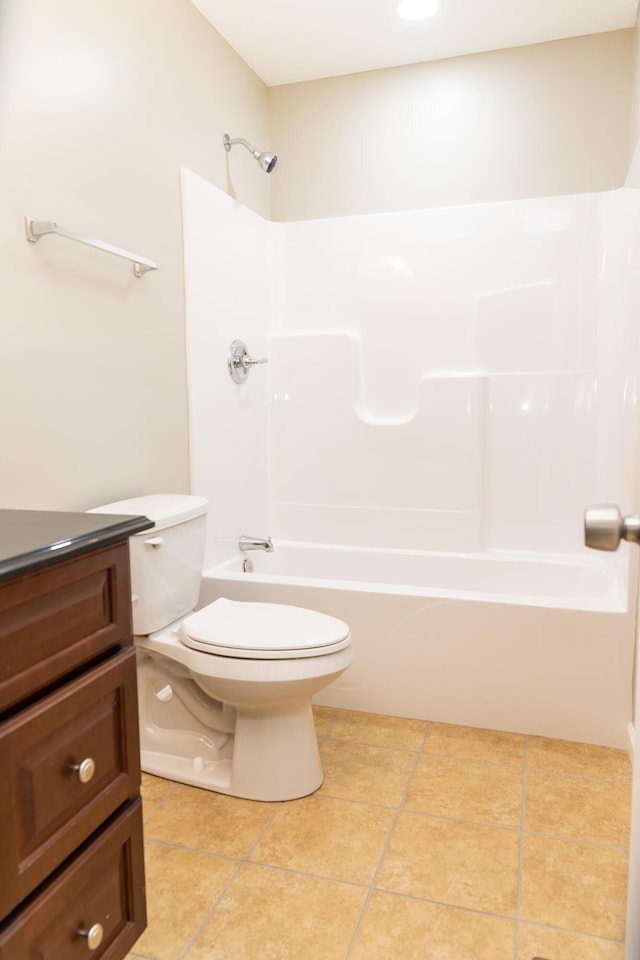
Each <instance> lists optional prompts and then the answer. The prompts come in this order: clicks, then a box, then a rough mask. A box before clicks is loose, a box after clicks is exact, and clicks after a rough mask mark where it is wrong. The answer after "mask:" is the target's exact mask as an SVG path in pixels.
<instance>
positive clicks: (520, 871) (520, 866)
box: [513, 737, 529, 960]
mask: <svg viewBox="0 0 640 960" xmlns="http://www.w3.org/2000/svg"><path fill="white" fill-rule="evenodd" d="M528 759H529V737H525V741H524V762H523V765H522V806H521V810H520V844H519V846H518V886H517V892H516V930H515V934H516V935H515V942H514V948H513V960H518V956H519V953H520V918H521V913H522V874H523V866H524V863H523V861H524V838H525V832H524V824H525V814H526V804H527V761H528Z"/></svg>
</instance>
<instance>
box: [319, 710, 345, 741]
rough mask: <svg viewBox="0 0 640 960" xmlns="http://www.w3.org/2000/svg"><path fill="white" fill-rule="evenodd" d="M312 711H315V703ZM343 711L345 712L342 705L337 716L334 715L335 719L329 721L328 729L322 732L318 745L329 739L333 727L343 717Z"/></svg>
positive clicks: (337, 711)
mask: <svg viewBox="0 0 640 960" xmlns="http://www.w3.org/2000/svg"><path fill="white" fill-rule="evenodd" d="M312 712H313V705H312ZM343 713H344V710H343V709H342V708H341V707H339V708H337V710H336V715H335V717H334V718H333V720H332V721H331V722H330V723H329V726H328V727H327V729H326V730H325V732H324V733H323V734H322V736H321V737H318V746H319V745H320V744H321V743H324V741H325V740H327V739H328V738H329V737H330V736H331V731H332V730H333V728H334V727H335V725H336V723H337V722H338V720H339V719H340V718H341V717H342V715H343Z"/></svg>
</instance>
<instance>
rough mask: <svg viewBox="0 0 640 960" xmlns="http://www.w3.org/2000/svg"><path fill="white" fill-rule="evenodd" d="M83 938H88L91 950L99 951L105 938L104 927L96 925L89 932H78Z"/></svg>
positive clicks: (99, 924)
mask: <svg viewBox="0 0 640 960" xmlns="http://www.w3.org/2000/svg"><path fill="white" fill-rule="evenodd" d="M78 933H79V934H80V936H81V937H86V938H87V946H88V947H89V950H97V949H98V947H99V946H100V944H101V943H102V938H103V937H104V927H103V926H102V924H101V923H94V924H93V926H92V927H89V929H88V930H78Z"/></svg>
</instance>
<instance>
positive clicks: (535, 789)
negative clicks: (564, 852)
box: [525, 770, 631, 847]
mask: <svg viewBox="0 0 640 960" xmlns="http://www.w3.org/2000/svg"><path fill="white" fill-rule="evenodd" d="M630 817H631V784H630V783H629V782H627V781H612V780H594V779H591V778H585V777H576V776H567V775H565V774H557V773H543V772H541V771H539V770H530V771H529V772H528V774H527V802H526V811H525V830H527V831H528V832H530V833H547V834H551V835H553V836H557V837H567V838H569V839H572V840H585V841H587V842H591V843H606V844H613V845H614V846H620V847H626V846H628V844H629V825H630Z"/></svg>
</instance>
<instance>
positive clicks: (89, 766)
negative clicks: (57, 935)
mask: <svg viewBox="0 0 640 960" xmlns="http://www.w3.org/2000/svg"><path fill="white" fill-rule="evenodd" d="M71 769H72V770H75V772H76V773H77V774H78V780H79V781H80V783H89V780H91V779H92V777H93V775H94V773H95V772H96V764H95V760H93V759H92V758H91V757H87V759H86V760H83V761H82V763H74V764H73V766H72V767H71ZM92 929H93V928H92Z"/></svg>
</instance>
